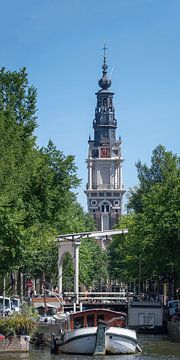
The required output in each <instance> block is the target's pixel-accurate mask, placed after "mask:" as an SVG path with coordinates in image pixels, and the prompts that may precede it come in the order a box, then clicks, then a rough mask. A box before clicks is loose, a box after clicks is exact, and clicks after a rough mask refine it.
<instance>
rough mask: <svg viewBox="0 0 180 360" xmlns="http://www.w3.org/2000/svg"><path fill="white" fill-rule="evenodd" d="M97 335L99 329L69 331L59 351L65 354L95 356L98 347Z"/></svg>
mask: <svg viewBox="0 0 180 360" xmlns="http://www.w3.org/2000/svg"><path fill="white" fill-rule="evenodd" d="M96 335H97V327H89V328H88V327H87V328H82V329H76V330H70V331H67V332H66V333H65V335H64V339H63V342H62V344H60V345H59V350H60V351H61V352H63V353H65V354H84V355H86V354H87V355H90V354H93V353H94V350H95V346H96Z"/></svg>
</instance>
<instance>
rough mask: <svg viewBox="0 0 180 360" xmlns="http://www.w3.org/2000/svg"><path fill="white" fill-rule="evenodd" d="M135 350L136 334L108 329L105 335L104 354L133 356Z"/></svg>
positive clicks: (113, 328) (127, 330)
mask: <svg viewBox="0 0 180 360" xmlns="http://www.w3.org/2000/svg"><path fill="white" fill-rule="evenodd" d="M136 348H137V337H136V332H135V331H133V330H129V329H124V328H118V327H110V328H109V329H107V330H106V333H105V350H106V354H134V353H135V352H136Z"/></svg>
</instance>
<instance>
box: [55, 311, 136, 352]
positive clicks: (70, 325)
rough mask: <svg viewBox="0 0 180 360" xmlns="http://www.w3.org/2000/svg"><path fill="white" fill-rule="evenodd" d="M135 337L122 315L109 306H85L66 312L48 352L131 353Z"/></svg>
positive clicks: (124, 316)
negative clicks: (99, 307) (82, 308)
mask: <svg viewBox="0 0 180 360" xmlns="http://www.w3.org/2000/svg"><path fill="white" fill-rule="evenodd" d="M137 346H138V344H137V336H136V332H135V331H134V330H130V329H128V328H126V314H125V313H122V312H117V311H112V310H109V309H89V310H83V311H79V312H76V313H71V314H68V315H67V317H66V318H65V319H63V321H61V323H60V335H59V337H56V338H53V342H52V352H53V350H54V349H56V351H59V352H62V353H66V354H87V355H89V354H96V355H98V354H133V353H135V352H136V351H137Z"/></svg>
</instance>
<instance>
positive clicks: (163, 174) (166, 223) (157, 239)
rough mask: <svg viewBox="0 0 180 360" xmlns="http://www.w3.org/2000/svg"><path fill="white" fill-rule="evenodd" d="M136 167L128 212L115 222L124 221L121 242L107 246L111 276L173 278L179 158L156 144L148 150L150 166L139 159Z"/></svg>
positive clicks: (179, 251)
mask: <svg viewBox="0 0 180 360" xmlns="http://www.w3.org/2000/svg"><path fill="white" fill-rule="evenodd" d="M136 166H137V172H138V179H139V185H138V186H137V187H136V188H134V189H131V190H130V193H129V201H128V209H129V214H128V215H126V216H125V217H124V218H122V219H121V221H120V224H119V226H120V227H122V226H123V224H124V223H126V224H127V227H128V229H129V233H128V235H127V236H126V237H125V238H124V239H123V241H122V239H121V240H120V239H115V240H114V241H113V243H112V245H111V246H110V249H109V253H110V260H111V262H110V263H111V267H112V268H114V269H113V272H112V273H113V276H114V277H117V276H118V275H119V276H121V275H122V276H123V277H124V278H126V279H129V281H131V279H132V278H133V279H136V281H137V280H138V277H139V276H140V275H141V279H142V280H143V279H144V280H147V279H150V278H153V277H154V278H155V279H166V280H167V279H168V278H171V277H177V276H178V274H179V272H180V267H179V264H180V238H179V219H180V217H179V209H180V196H179V190H180V182H179V158H178V157H177V155H173V154H172V152H169V151H166V149H165V148H164V147H163V146H162V145H159V146H157V147H156V148H155V150H154V151H153V153H152V158H151V164H150V166H147V165H146V164H142V163H141V162H140V161H138V163H137V165H136ZM120 255H121V256H120ZM118 256H119V257H120V259H118ZM115 270H116V271H115ZM140 270H141V274H139V271H140Z"/></svg>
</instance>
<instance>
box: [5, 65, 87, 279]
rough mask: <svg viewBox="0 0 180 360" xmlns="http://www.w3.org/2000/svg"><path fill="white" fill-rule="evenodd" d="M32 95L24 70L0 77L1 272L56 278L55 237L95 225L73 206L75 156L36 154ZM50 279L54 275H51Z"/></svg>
mask: <svg viewBox="0 0 180 360" xmlns="http://www.w3.org/2000/svg"><path fill="white" fill-rule="evenodd" d="M36 97H37V93H36V89H35V88H34V87H33V86H29V83H28V77H27V72H26V69H25V68H23V69H20V70H19V71H14V72H10V71H6V70H5V69H4V68H3V69H1V71H0V132H1V137H0V168H1V172H0V250H1V253H2V258H1V264H0V271H1V272H2V271H3V272H4V273H6V272H9V271H14V270H16V269H20V270H21V271H24V272H26V273H27V274H29V276H34V277H38V276H40V275H41V274H42V273H44V272H45V275H46V277H47V278H49V279H52V277H53V276H54V278H55V277H56V275H54V274H57V244H56V242H55V241H54V240H55V238H56V236H57V235H58V234H60V233H61V234H62V233H66V232H69V231H72V232H75V231H81V230H82V231H87V230H90V229H93V228H94V225H93V221H92V219H91V217H90V216H87V214H85V212H84V211H83V209H82V208H81V207H80V205H79V204H78V203H77V199H76V193H75V191H76V190H77V188H78V186H79V184H80V179H78V177H77V168H76V165H75V158H74V156H73V155H68V156H65V155H64V154H63V152H62V151H60V150H58V149H57V148H56V146H55V145H54V144H53V142H52V141H51V140H49V143H48V145H47V146H46V147H45V146H44V147H43V148H41V149H39V148H38V146H37V143H36V138H35V136H34V130H35V128H36V127H37V122H36V120H37V119H36V100H37V99H36ZM52 274H53V275H52Z"/></svg>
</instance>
